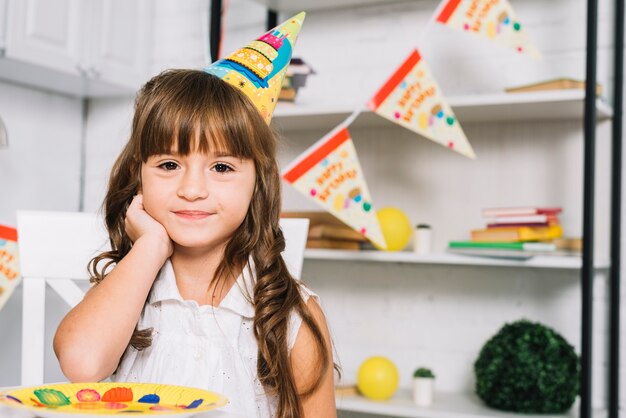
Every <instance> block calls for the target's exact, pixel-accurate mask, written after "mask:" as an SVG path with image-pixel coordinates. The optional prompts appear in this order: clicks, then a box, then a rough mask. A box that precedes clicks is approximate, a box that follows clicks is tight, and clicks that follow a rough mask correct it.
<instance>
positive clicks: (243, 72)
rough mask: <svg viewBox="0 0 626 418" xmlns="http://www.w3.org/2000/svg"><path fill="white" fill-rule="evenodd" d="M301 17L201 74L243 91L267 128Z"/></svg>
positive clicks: (283, 24)
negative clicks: (219, 79) (212, 76)
mask: <svg viewBox="0 0 626 418" xmlns="http://www.w3.org/2000/svg"><path fill="white" fill-rule="evenodd" d="M304 16H305V13H304V12H301V13H299V14H297V15H295V16H294V17H292V18H291V19H289V20H287V21H285V22H283V23H281V24H280V25H278V26H276V27H275V28H274V29H272V30H270V31H269V32H267V33H266V34H264V35H263V36H261V37H260V38H258V39H256V40H254V41H252V42H250V43H249V44H248V45H246V46H244V47H243V48H240V49H238V50H237V51H235V52H233V53H232V54H230V55H229V56H227V57H226V58H224V59H221V60H218V61H215V62H214V63H213V64H211V65H209V66H208V67H206V68H205V69H204V71H206V72H207V73H210V74H213V75H215V76H217V77H219V78H221V79H222V80H224V81H226V82H227V83H229V84H231V85H233V86H235V87H237V88H240V89H241V90H243V92H244V93H245V94H246V95H247V96H248V97H249V98H250V100H252V102H253V103H254V104H255V105H256V107H257V108H258V109H259V112H261V115H262V116H263V119H265V121H266V122H267V123H268V124H269V123H270V121H271V120H272V114H273V113H274V108H275V107H276V101H277V100H278V95H279V93H280V89H281V87H282V85H283V78H285V71H287V66H289V61H290V60H291V55H292V53H293V50H294V48H295V46H296V40H297V39H298V33H299V32H300V28H301V27H302V22H303V21H304Z"/></svg>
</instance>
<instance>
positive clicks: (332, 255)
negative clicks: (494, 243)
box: [304, 249, 610, 270]
mask: <svg viewBox="0 0 626 418" xmlns="http://www.w3.org/2000/svg"><path fill="white" fill-rule="evenodd" d="M304 258H305V259H309V260H337V261H348V262H349V261H366V262H375V263H409V264H442V265H460V266H484V267H517V268H520V267H523V268H540V269H561V270H577V269H580V268H581V266H582V260H581V258H580V257H578V256H559V255H537V256H533V257H531V258H529V259H512V258H496V257H479V256H470V255H460V254H449V253H432V254H426V255H421V254H415V253H412V252H408V251H397V252H385V251H350V250H318V249H309V250H306V251H305V253H304ZM609 266H610V264H609V261H608V260H598V261H596V266H595V268H596V269H608V268H609Z"/></svg>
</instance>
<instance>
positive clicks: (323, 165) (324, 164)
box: [321, 158, 328, 167]
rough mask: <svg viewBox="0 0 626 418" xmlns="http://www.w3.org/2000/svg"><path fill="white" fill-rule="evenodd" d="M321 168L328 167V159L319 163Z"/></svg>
mask: <svg viewBox="0 0 626 418" xmlns="http://www.w3.org/2000/svg"><path fill="white" fill-rule="evenodd" d="M321 165H322V167H326V166H327V165H328V158H324V159H323V160H322V163H321Z"/></svg>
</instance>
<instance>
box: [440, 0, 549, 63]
mask: <svg viewBox="0 0 626 418" xmlns="http://www.w3.org/2000/svg"><path fill="white" fill-rule="evenodd" d="M437 22H439V23H441V24H443V25H446V26H448V27H450V28H453V29H457V30H460V31H463V32H467V33H474V34H477V35H481V36H483V37H486V38H488V39H491V40H493V41H495V42H498V43H499V44H501V45H503V46H506V47H509V48H514V49H515V50H516V51H518V52H521V53H527V54H530V55H531V56H532V57H534V58H541V54H540V53H539V51H538V50H537V49H536V48H535V47H534V45H533V44H532V42H531V41H530V38H529V37H528V34H527V33H526V32H525V31H524V29H523V28H522V25H521V23H520V22H519V20H518V19H517V17H516V16H515V12H514V11H513V8H512V7H511V5H510V4H509V2H508V1H507V0H447V1H446V4H445V6H444V7H443V8H442V10H441V13H440V14H439V16H437Z"/></svg>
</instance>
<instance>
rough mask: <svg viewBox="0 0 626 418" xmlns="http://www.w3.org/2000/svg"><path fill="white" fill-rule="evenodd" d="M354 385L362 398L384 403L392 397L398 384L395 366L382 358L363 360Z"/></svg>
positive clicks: (385, 358) (398, 377)
mask: <svg viewBox="0 0 626 418" xmlns="http://www.w3.org/2000/svg"><path fill="white" fill-rule="evenodd" d="M356 382H357V383H356V385H357V387H358V389H359V392H361V393H362V394H363V395H364V396H366V397H368V398H370V399H373V400H376V401H384V400H386V399H389V398H391V397H392V396H393V394H394V393H395V392H396V389H398V384H399V383H400V375H399V374H398V369H397V368H396V365H395V364H393V362H392V361H391V360H389V359H388V358H387V357H383V356H375V357H370V358H368V359H367V360H365V361H364V362H363V363H362V364H361V367H359V371H358V373H357V378H356Z"/></svg>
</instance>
